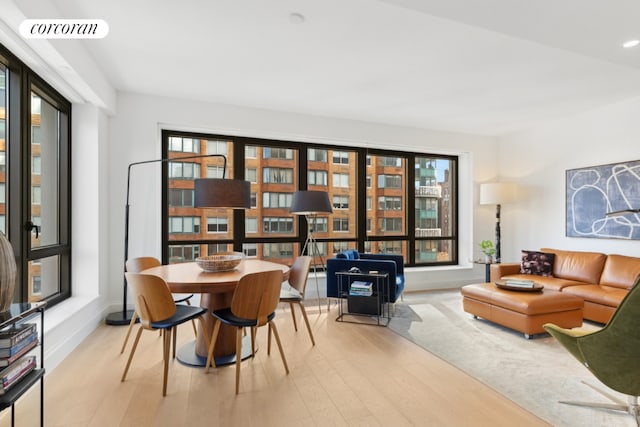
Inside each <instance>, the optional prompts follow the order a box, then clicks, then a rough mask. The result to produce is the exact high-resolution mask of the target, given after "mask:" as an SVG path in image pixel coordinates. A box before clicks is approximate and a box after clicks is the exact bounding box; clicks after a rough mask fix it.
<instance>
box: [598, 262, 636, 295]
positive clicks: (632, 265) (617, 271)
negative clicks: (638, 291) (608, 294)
mask: <svg viewBox="0 0 640 427" xmlns="http://www.w3.org/2000/svg"><path fill="white" fill-rule="evenodd" d="M638 275H640V258H636V257H630V256H624V255H609V256H608V257H607V261H606V262H605V263H604V270H602V276H600V284H601V285H607V286H612V287H614V288H621V289H631V287H632V286H633V284H634V283H635V281H636V278H637V277H638Z"/></svg>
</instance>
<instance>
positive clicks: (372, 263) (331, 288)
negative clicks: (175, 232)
mask: <svg viewBox="0 0 640 427" xmlns="http://www.w3.org/2000/svg"><path fill="white" fill-rule="evenodd" d="M352 267H358V269H360V271H361V272H362V273H366V272H368V271H380V272H383V271H384V272H387V273H389V298H388V300H387V301H383V302H391V303H393V302H396V300H397V299H398V298H399V297H400V294H402V291H403V290H404V259H403V258H402V255H391V254H365V253H359V252H358V251H356V250H354V249H350V250H347V251H342V252H340V253H338V254H336V257H335V258H329V259H328V260H327V297H329V298H339V297H340V295H339V293H338V278H337V277H336V272H337V271H349V269H351V268H352Z"/></svg>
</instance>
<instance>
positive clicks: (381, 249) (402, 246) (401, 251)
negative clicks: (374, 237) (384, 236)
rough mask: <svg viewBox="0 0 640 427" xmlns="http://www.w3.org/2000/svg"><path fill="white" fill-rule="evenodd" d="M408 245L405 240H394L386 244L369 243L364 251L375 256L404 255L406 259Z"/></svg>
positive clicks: (365, 245)
mask: <svg viewBox="0 0 640 427" xmlns="http://www.w3.org/2000/svg"><path fill="white" fill-rule="evenodd" d="M406 245H407V242H405V241H404V240H393V241H384V242H372V241H367V242H365V244H364V251H365V252H367V253H374V254H394V255H402V256H403V257H404V258H405V259H406V258H407V257H406V255H405V254H406V252H407V251H406V249H407V246H406Z"/></svg>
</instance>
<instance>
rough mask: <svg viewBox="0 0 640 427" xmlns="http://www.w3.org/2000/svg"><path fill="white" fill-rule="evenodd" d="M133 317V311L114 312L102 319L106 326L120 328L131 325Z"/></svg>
mask: <svg viewBox="0 0 640 427" xmlns="http://www.w3.org/2000/svg"><path fill="white" fill-rule="evenodd" d="M132 317H133V310H126V311H116V312H114V313H110V314H108V315H107V317H106V319H104V323H106V324H107V325H114V326H122V325H128V324H129V323H131V318H132Z"/></svg>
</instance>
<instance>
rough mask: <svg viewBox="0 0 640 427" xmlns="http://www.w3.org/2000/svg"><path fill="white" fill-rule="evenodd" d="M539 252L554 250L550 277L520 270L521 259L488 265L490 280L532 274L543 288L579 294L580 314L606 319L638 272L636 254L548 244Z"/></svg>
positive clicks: (552, 251) (633, 281)
mask: <svg viewBox="0 0 640 427" xmlns="http://www.w3.org/2000/svg"><path fill="white" fill-rule="evenodd" d="M540 252H546V253H553V254H555V260H554V263H553V277H544V276H538V275H528V274H520V263H504V264H492V265H491V281H492V282H495V281H496V280H500V279H502V280H504V279H507V278H519V279H532V278H533V280H535V281H536V282H538V283H541V284H542V285H544V287H545V289H549V290H556V291H560V292H562V293H567V294H571V295H575V296H578V297H580V298H582V299H583V300H584V307H583V317H584V318H585V319H587V320H592V321H595V322H599V323H607V322H608V321H609V319H610V318H611V316H612V315H613V313H614V312H615V310H616V308H617V307H618V305H619V304H620V302H621V301H622V299H623V298H624V297H625V295H626V294H627V293H628V291H629V289H631V287H632V286H633V284H634V283H635V280H636V277H637V276H638V275H640V258H638V257H630V256H624V255H607V254H603V253H599V252H580V251H564V250H559V249H550V248H542V249H540Z"/></svg>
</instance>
